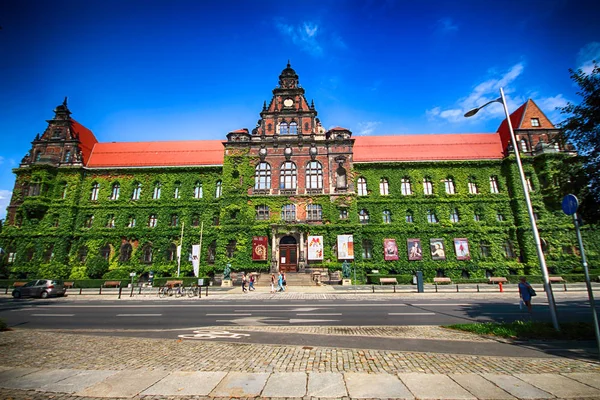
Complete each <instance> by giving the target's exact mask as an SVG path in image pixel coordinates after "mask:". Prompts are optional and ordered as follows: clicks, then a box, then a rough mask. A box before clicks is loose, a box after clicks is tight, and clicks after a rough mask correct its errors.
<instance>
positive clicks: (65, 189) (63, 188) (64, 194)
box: [60, 183, 68, 199]
mask: <svg viewBox="0 0 600 400" xmlns="http://www.w3.org/2000/svg"><path fill="white" fill-rule="evenodd" d="M67 189H68V185H67V184H66V183H63V184H62V194H61V196H60V198H61V199H66V198H67V193H68V191H67Z"/></svg>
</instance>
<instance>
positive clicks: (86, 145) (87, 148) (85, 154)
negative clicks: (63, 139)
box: [71, 118, 98, 165]
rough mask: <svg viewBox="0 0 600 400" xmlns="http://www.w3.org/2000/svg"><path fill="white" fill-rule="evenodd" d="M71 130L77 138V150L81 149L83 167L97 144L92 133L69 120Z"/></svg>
mask: <svg viewBox="0 0 600 400" xmlns="http://www.w3.org/2000/svg"><path fill="white" fill-rule="evenodd" d="M71 129H72V130H73V132H75V134H76V135H77V137H78V138H79V148H80V149H81V157H82V161H83V164H84V165H85V164H87V162H88V160H89V159H90V154H91V153H92V149H93V148H94V145H95V144H96V143H98V139H96V136H94V134H93V133H92V131H90V130H89V129H88V128H86V127H85V126H83V125H81V124H80V123H79V122H77V121H75V120H74V119H73V118H71Z"/></svg>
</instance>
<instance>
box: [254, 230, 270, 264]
mask: <svg viewBox="0 0 600 400" xmlns="http://www.w3.org/2000/svg"><path fill="white" fill-rule="evenodd" d="M268 248H269V245H268V238H267V237H266V236H253V237H252V261H266V260H267V249H268Z"/></svg>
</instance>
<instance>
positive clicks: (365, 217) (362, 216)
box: [358, 208, 369, 224]
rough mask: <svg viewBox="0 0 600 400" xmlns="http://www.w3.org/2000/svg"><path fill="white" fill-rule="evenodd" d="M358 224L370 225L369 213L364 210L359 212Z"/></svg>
mask: <svg viewBox="0 0 600 400" xmlns="http://www.w3.org/2000/svg"><path fill="white" fill-rule="evenodd" d="M358 222H360V223H361V224H368V223H369V212H368V211H367V210H365V209H364V208H363V209H362V210H360V211H359V212H358Z"/></svg>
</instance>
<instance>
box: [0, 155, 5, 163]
mask: <svg viewBox="0 0 600 400" xmlns="http://www.w3.org/2000/svg"><path fill="white" fill-rule="evenodd" d="M0 164H4V157H2V156H0Z"/></svg>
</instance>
